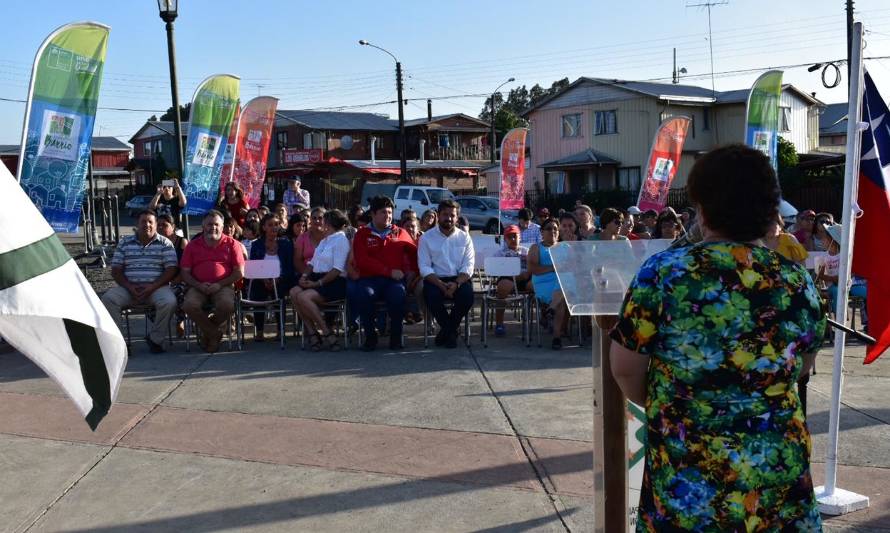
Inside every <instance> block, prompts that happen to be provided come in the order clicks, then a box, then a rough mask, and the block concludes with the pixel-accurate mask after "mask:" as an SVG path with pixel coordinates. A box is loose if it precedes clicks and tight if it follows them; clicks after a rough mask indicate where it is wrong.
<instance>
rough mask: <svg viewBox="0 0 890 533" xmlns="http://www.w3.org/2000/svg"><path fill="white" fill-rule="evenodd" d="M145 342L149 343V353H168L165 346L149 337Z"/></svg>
mask: <svg viewBox="0 0 890 533" xmlns="http://www.w3.org/2000/svg"><path fill="white" fill-rule="evenodd" d="M145 342H146V343H148V351H149V352H151V353H164V352H166V351H167V350H165V349H164V347H163V346H161V345H160V344H158V343H156V342H155V341H153V340H151V339H150V338H148V337H145Z"/></svg>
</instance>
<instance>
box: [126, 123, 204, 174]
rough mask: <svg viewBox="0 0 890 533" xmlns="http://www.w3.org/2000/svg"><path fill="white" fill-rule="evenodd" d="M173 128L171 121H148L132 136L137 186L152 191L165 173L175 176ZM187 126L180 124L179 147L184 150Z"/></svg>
mask: <svg viewBox="0 0 890 533" xmlns="http://www.w3.org/2000/svg"><path fill="white" fill-rule="evenodd" d="M175 131H176V128H175V125H174V123H173V121H172V120H148V121H146V122H145V124H144V125H143V126H142V127H141V128H139V131H137V132H136V133H135V134H134V135H133V136H132V137H130V140H129V142H130V144H132V145H133V164H132V167H133V169H134V176H135V180H136V184H137V185H138V186H140V187H142V188H145V189H146V190H150V191H153V190H154V186H155V185H157V184H158V183H159V182H160V180H161V179H163V177H164V173H165V172H166V171H168V170H171V171H174V172H176V173H177V174H178V171H177V168H178V167H179V162H178V160H177V158H176V149H177V146H175V143H174V140H175V139H176V134H175ZM188 132H189V123H188V122H183V123H182V131H181V132H180V133H181V134H182V147H183V150H184V149H185V144H186V139H187V138H188Z"/></svg>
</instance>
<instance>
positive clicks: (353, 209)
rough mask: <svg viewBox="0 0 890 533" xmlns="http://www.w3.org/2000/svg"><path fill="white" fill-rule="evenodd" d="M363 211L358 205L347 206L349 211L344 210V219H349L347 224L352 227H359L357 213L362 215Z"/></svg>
mask: <svg viewBox="0 0 890 533" xmlns="http://www.w3.org/2000/svg"><path fill="white" fill-rule="evenodd" d="M364 212H365V209H364V208H363V207H362V206H361V205H359V204H352V205H351V206H349V209H348V210H346V217H347V218H348V219H349V223H350V224H352V225H353V226H358V225H359V217H358V214H359V213H364Z"/></svg>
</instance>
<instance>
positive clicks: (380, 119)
mask: <svg viewBox="0 0 890 533" xmlns="http://www.w3.org/2000/svg"><path fill="white" fill-rule="evenodd" d="M276 114H277V115H278V116H279V117H282V118H285V119H286V120H290V121H293V122H296V123H298V124H300V125H302V126H305V127H307V128H309V129H313V130H363V131H398V130H399V123H398V121H396V120H391V119H390V118H389V117H387V116H384V115H377V114H375V113H352V112H342V111H302V110H279V111H278V113H276Z"/></svg>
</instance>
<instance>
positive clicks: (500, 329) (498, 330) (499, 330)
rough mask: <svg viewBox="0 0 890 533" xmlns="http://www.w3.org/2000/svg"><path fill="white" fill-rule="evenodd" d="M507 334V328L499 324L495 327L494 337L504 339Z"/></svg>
mask: <svg viewBox="0 0 890 533" xmlns="http://www.w3.org/2000/svg"><path fill="white" fill-rule="evenodd" d="M506 334H507V328H505V327H504V325H503V324H498V325H497V326H495V327H494V336H495V337H503V336H504V335H506Z"/></svg>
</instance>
